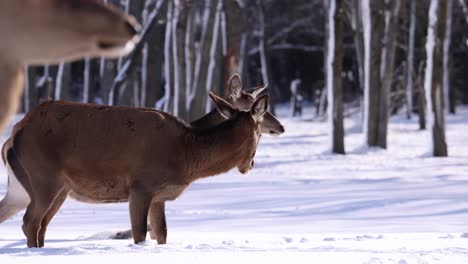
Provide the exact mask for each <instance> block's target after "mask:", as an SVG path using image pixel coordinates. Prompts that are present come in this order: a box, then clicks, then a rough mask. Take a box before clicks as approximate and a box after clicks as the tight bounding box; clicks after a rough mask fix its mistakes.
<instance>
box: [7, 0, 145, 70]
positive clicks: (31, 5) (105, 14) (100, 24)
mask: <svg viewBox="0 0 468 264" xmlns="http://www.w3.org/2000/svg"><path fill="white" fill-rule="evenodd" d="M139 29H140V26H139V24H138V23H137V22H136V20H135V19H134V18H132V17H130V16H127V15H125V14H124V13H123V12H122V11H119V10H118V9H116V8H114V7H111V6H105V5H104V3H102V1H100V0H15V1H9V0H0V33H1V34H2V36H4V38H2V41H1V43H0V52H1V53H2V54H1V59H2V60H7V61H10V62H16V63H18V64H55V63H60V62H62V61H70V60H75V59H79V58H82V57H85V56H89V57H96V56H103V57H117V56H122V55H125V54H127V53H129V52H130V51H131V50H132V48H133V46H134V44H135V42H136V41H137V37H135V36H136V34H137V32H138V30H139Z"/></svg>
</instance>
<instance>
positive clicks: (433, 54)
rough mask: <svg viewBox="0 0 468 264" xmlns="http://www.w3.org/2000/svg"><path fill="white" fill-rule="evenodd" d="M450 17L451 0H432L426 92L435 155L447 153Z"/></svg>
mask: <svg viewBox="0 0 468 264" xmlns="http://www.w3.org/2000/svg"><path fill="white" fill-rule="evenodd" d="M446 18H447V1H445V0H431V5H430V7H429V23H428V29H427V42H426V54H427V62H426V73H425V78H424V89H425V92H426V104H427V120H428V126H429V130H430V134H431V137H432V143H433V149H432V152H433V155H434V156H436V157H446V156H447V155H448V153H447V143H446V141H445V111H444V94H443V78H444V76H443V75H444V71H443V60H444V52H443V40H444V38H445V29H446V28H445V24H446Z"/></svg>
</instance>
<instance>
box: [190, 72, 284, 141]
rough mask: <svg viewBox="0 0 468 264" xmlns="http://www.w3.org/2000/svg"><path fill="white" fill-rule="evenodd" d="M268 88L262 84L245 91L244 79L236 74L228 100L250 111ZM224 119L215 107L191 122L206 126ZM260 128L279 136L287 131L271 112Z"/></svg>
mask: <svg viewBox="0 0 468 264" xmlns="http://www.w3.org/2000/svg"><path fill="white" fill-rule="evenodd" d="M266 89H267V87H266V86H261V87H257V88H253V89H251V90H248V91H243V90H242V81H241V79H240V77H239V75H237V74H234V75H233V76H232V77H231V78H230V79H229V81H228V91H229V95H228V96H227V98H226V101H227V102H229V103H230V104H231V105H232V106H233V107H235V108H237V109H239V110H242V111H248V110H249V109H250V108H251V107H252V105H253V103H254V102H255V100H256V99H257V97H258V96H259V95H260V94H261V93H262V92H263V91H265V90H266ZM224 120H225V118H224V117H223V116H222V115H221V114H220V113H219V112H218V111H217V110H216V109H213V110H212V111H211V112H209V113H208V114H206V115H204V116H203V117H201V118H199V119H197V120H195V121H192V122H191V123H190V124H191V125H193V126H197V127H201V128H204V127H209V126H214V125H216V124H219V123H221V122H223V121H224ZM260 129H261V133H262V134H265V135H271V136H279V135H281V134H283V133H284V131H285V130H284V126H283V125H282V124H281V122H280V121H279V120H278V119H277V118H276V117H275V116H274V115H273V114H271V113H270V112H266V113H265V115H264V117H263V121H262V122H261V123H260Z"/></svg>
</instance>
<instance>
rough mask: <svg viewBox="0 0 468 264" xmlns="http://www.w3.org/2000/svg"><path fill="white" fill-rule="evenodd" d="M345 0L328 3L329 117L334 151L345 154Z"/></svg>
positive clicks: (333, 0) (332, 0) (334, 0)
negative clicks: (343, 77)
mask: <svg viewBox="0 0 468 264" xmlns="http://www.w3.org/2000/svg"><path fill="white" fill-rule="evenodd" d="M343 16H344V10H343V0H331V1H330V3H329V5H328V45H327V46H328V51H327V64H326V66H327V69H326V70H327V71H326V74H327V90H328V119H329V123H330V129H331V134H330V137H331V149H332V152H333V153H339V154H345V148H344V128H343V84H342V77H341V73H342V68H343V66H342V65H343Z"/></svg>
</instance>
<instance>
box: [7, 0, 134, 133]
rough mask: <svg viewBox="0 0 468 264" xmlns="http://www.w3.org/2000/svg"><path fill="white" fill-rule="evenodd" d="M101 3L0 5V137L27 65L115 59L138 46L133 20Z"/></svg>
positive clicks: (51, 0) (66, 0)
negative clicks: (84, 59) (88, 59)
mask: <svg viewBox="0 0 468 264" xmlns="http://www.w3.org/2000/svg"><path fill="white" fill-rule="evenodd" d="M101 2H102V1H99V0H14V1H12V0H0V34H1V35H2V36H4V37H3V38H2V41H0V133H1V132H2V131H3V129H4V127H5V125H6V123H7V122H8V120H9V118H10V117H11V116H12V115H13V114H14V113H15V112H16V110H17V108H18V105H19V102H20V98H21V94H22V92H23V87H24V70H23V67H24V65H25V64H29V65H38V64H57V63H61V62H66V61H72V60H76V59H79V58H83V57H86V56H88V57H97V56H103V57H109V58H113V57H118V56H123V55H126V54H128V53H129V52H130V51H131V50H132V49H133V46H134V45H135V42H136V41H138V37H137V36H136V34H137V33H138V30H139V28H140V26H139V24H138V23H137V22H136V20H135V19H134V18H133V17H130V16H127V15H125V14H124V13H123V12H121V11H119V10H118V9H116V8H114V7H111V6H105V5H104V4H103V3H101Z"/></svg>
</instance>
